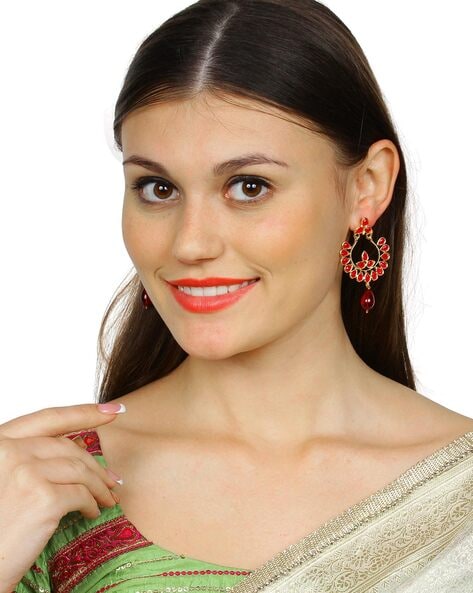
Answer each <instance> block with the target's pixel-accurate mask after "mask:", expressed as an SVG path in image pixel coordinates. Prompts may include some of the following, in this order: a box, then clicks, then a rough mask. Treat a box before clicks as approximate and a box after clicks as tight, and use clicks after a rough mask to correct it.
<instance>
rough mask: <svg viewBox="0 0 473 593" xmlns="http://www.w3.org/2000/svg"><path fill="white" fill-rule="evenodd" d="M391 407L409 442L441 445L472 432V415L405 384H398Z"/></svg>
mask: <svg viewBox="0 0 473 593" xmlns="http://www.w3.org/2000/svg"><path fill="white" fill-rule="evenodd" d="M392 406H393V407H392V411H393V418H394V419H395V420H394V421H395V422H396V424H397V426H401V425H402V426H403V431H404V436H405V439H406V442H408V441H409V440H411V441H412V443H415V442H418V443H419V444H422V443H424V444H425V445H426V446H429V444H436V443H437V444H438V445H439V446H442V445H444V444H448V443H449V442H450V441H452V440H454V439H455V438H457V437H459V436H462V435H463V434H465V433H467V432H470V431H473V418H470V417H469V416H466V415H464V414H461V413H459V412H456V411H455V410H451V409H450V408H447V407H446V406H444V405H442V404H440V403H439V402H436V401H434V400H433V399H430V398H429V397H427V396H426V395H424V394H422V393H420V392H418V391H415V390H414V389H410V388H409V387H406V386H404V385H400V384H396V387H395V389H394V390H393V392H392Z"/></svg>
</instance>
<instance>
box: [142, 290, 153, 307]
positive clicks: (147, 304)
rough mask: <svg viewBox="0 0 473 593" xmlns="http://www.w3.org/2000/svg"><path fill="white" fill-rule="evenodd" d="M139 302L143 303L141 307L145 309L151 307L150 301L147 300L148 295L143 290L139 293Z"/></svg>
mask: <svg viewBox="0 0 473 593" xmlns="http://www.w3.org/2000/svg"><path fill="white" fill-rule="evenodd" d="M141 302H142V303H143V307H144V308H145V309H149V308H150V307H151V299H150V298H149V296H148V293H147V292H146V290H145V289H144V288H143V291H142V292H141Z"/></svg>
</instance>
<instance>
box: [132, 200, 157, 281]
mask: <svg viewBox="0 0 473 593" xmlns="http://www.w3.org/2000/svg"><path fill="white" fill-rule="evenodd" d="M122 237H123V242H124V244H125V248H126V250H127V252H128V255H129V256H130V259H131V260H132V262H133V264H134V266H135V268H136V269H137V270H138V271H140V269H143V268H146V267H148V266H150V265H151V266H154V265H155V264H156V261H157V260H158V261H159V257H160V255H161V251H162V250H163V249H164V245H166V241H165V239H164V237H163V235H162V233H161V232H160V230H159V228H157V225H156V221H152V220H150V219H147V218H145V217H143V216H140V214H139V212H136V210H134V209H133V208H129V207H127V206H126V204H124V206H123V212H122Z"/></svg>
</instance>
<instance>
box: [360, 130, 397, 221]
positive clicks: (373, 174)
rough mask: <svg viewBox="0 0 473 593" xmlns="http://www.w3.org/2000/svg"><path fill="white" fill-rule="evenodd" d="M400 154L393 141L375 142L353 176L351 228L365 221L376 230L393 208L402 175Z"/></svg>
mask: <svg viewBox="0 0 473 593" xmlns="http://www.w3.org/2000/svg"><path fill="white" fill-rule="evenodd" d="M399 166H400V163H399V153H398V151H397V148H396V146H395V144H394V143H393V142H391V140H387V139H384V140H378V141H377V142H374V143H373V144H372V145H371V146H370V148H369V150H368V153H367V155H366V157H365V159H364V160H363V163H361V165H358V166H357V167H355V168H354V170H353V171H352V172H351V175H350V176H349V177H350V188H349V191H350V193H351V198H352V199H351V204H352V207H351V212H350V219H349V220H350V228H351V229H352V230H353V231H354V230H355V229H356V228H358V227H359V226H360V220H361V219H362V218H363V217H366V218H367V219H368V222H369V224H370V226H373V225H374V224H375V222H376V221H377V220H378V218H379V217H380V216H381V214H382V213H383V212H384V211H385V210H386V208H387V207H388V206H389V204H390V202H391V199H392V195H393V191H394V184H395V182H396V178H397V175H398V173H399Z"/></svg>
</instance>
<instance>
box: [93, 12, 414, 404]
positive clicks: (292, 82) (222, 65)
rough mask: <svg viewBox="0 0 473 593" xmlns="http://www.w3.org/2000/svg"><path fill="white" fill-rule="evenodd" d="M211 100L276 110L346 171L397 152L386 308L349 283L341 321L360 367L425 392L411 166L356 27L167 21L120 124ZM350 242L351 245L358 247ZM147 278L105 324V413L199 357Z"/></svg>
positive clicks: (388, 218) (127, 93) (240, 15)
mask: <svg viewBox="0 0 473 593" xmlns="http://www.w3.org/2000/svg"><path fill="white" fill-rule="evenodd" d="M202 91H205V92H208V93H213V94H214V95H215V96H218V97H219V98H221V99H224V100H227V101H230V102H234V103H236V102H237V100H238V97H241V98H242V99H251V100H257V101H259V102H260V104H261V105H263V104H266V105H268V106H272V107H277V108H278V109H280V110H283V111H284V112H285V113H287V116H288V118H291V120H292V118H297V119H298V121H304V122H305V124H306V126H305V127H307V128H309V129H313V130H316V131H317V132H318V133H322V134H324V135H325V136H326V137H327V138H328V139H330V140H331V141H332V142H333V145H334V147H335V150H336V157H337V161H338V163H339V165H340V167H350V166H352V165H355V164H357V163H360V162H361V161H362V159H364V157H365V156H366V154H367V151H368V149H369V147H370V145H371V144H372V143H373V142H376V141H377V140H380V139H385V138H387V139H389V140H391V141H392V142H393V143H394V144H395V146H396V148H397V150H398V153H399V158H400V170H399V174H398V176H397V179H396V184H395V187H394V194H393V197H392V200H391V202H390V204H389V206H388V207H387V208H386V210H385V211H384V213H383V214H382V215H381V216H380V218H379V219H378V221H377V222H376V225H375V229H374V237H375V238H376V237H378V236H384V237H386V240H387V242H388V243H389V245H390V246H391V251H390V253H391V255H392V257H391V259H390V261H389V267H388V268H387V270H386V272H385V274H384V275H383V276H382V277H381V278H380V280H379V281H378V282H376V285H375V286H376V290H375V294H376V306H375V307H374V309H372V310H371V311H370V313H369V314H368V315H367V314H366V313H365V312H364V311H363V310H362V309H361V307H360V296H361V294H360V285H361V284H360V283H358V282H356V281H354V280H352V279H350V278H349V276H348V274H345V273H344V274H343V275H342V286H341V311H342V317H343V322H344V325H345V328H346V331H347V334H348V336H349V338H350V340H351V343H352V344H353V347H354V348H355V350H356V352H357V353H358V355H359V356H360V357H361V358H362V359H363V361H364V362H365V363H366V364H368V365H369V366H370V367H371V368H373V369H374V370H376V371H377V372H379V373H381V374H383V375H385V376H386V377H389V378H391V379H393V380H395V381H397V382H399V383H402V384H404V385H406V386H408V387H411V388H412V389H415V381H414V377H413V371H412V367H411V363H410V359H409V354H408V349H407V343H406V331H405V318H404V307H403V298H402V297H403V290H402V288H403V286H402V268H403V256H404V251H405V244H406V240H407V234H408V228H407V224H406V215H405V206H406V195H407V176H406V164H405V160H404V156H403V152H402V150H401V146H400V142H399V139H398V136H397V133H396V131H395V127H394V124H393V122H392V120H391V117H390V114H389V112H388V108H387V106H386V104H385V102H384V99H383V96H382V93H381V90H380V88H379V86H378V83H377V81H376V79H375V77H374V74H373V72H372V70H371V68H370V65H369V63H368V61H367V59H366V57H365V55H364V53H363V51H362V49H361V48H360V46H359V44H358V42H357V41H356V39H355V38H354V37H353V35H352V33H351V32H350V30H349V29H348V28H347V27H346V25H345V24H344V23H343V22H342V21H341V20H340V19H339V18H338V17H337V16H336V15H335V14H334V13H333V12H332V11H331V10H329V9H328V8H327V7H326V6H324V5H323V4H321V3H320V2H316V1H315V0H291V1H290V2H288V1H287V0H200V1H199V2H196V3H194V4H192V5H191V6H188V7H187V8H185V9H184V10H182V11H181V12H179V13H177V14H175V15H174V16H172V17H171V18H169V19H168V20H167V21H165V22H164V23H163V24H162V25H161V26H160V27H159V28H158V29H156V30H155V31H154V32H152V33H151V34H150V35H149V36H148V37H147V38H146V39H145V40H144V41H143V42H142V43H141V45H140V47H139V48H138V50H137V52H136V54H135V56H134V58H133V60H132V61H131V63H130V65H129V68H128V70H127V73H126V76H125V79H124V82H123V87H122V89H121V91H120V94H119V97H118V100H117V103H116V107H115V120H114V126H113V127H114V137H115V142H116V145H117V147H118V148H119V150H122V145H121V125H122V122H123V120H124V118H125V117H126V116H127V115H128V114H129V113H130V112H132V111H133V110H135V109H137V108H139V107H144V106H147V105H151V104H156V103H159V102H163V101H171V100H174V99H176V100H182V99H190V98H192V97H193V96H195V95H197V94H199V93H201V92H202ZM350 234H351V230H350V229H348V232H347V236H346V239H347V240H350V241H351V242H352V243H353V239H352V236H350ZM142 288H143V287H142V285H141V282H140V279H139V277H138V274H136V272H135V273H132V276H131V278H126V279H125V280H124V282H123V283H122V285H121V286H120V287H119V289H118V290H117V292H116V294H115V295H114V297H113V298H112V300H111V302H110V304H109V305H108V307H107V310H106V312H105V314H104V317H103V320H102V323H101V327H100V332H99V337H98V342H99V350H98V352H99V359H98V367H97V369H98V370H97V381H98V382H99V380H98V377H99V376H100V375H101V377H102V379H101V382H99V389H98V401H99V402H106V401H110V400H113V399H114V398H116V397H119V396H121V395H124V394H126V393H129V392H130V391H133V390H135V389H138V388H139V387H141V386H143V385H146V384H147V383H149V382H151V381H154V380H156V379H159V378H161V377H164V376H165V375H167V374H168V373H170V372H171V371H173V370H174V369H175V368H176V367H177V366H179V364H180V363H181V362H182V361H183V360H184V359H185V358H186V357H187V356H188V354H187V353H186V352H185V351H184V350H183V349H182V348H181V347H180V345H179V344H178V343H177V342H176V340H175V339H174V337H173V336H172V334H171V333H170V331H169V329H168V328H167V326H166V325H165V323H164V322H163V320H162V319H161V317H160V316H159V314H158V313H157V311H156V310H155V308H154V307H151V308H150V309H147V310H145V309H144V308H143V305H142V302H141V291H142Z"/></svg>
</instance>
